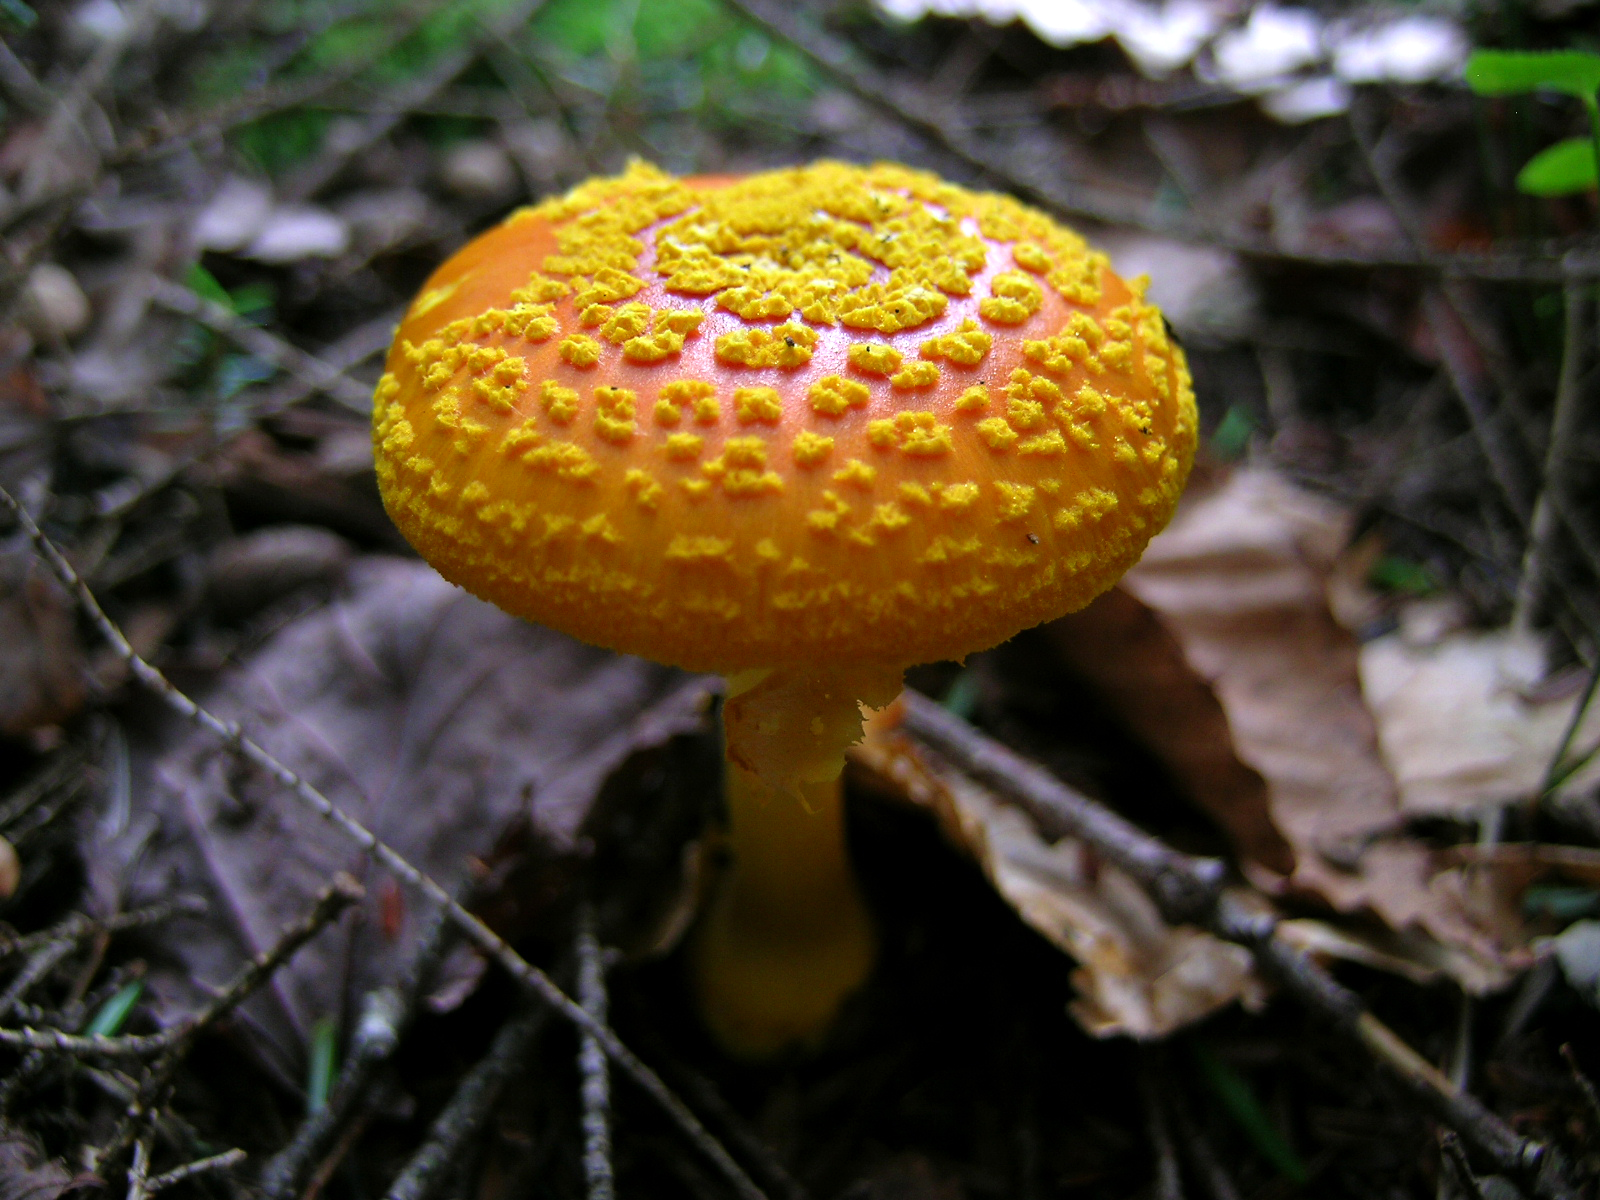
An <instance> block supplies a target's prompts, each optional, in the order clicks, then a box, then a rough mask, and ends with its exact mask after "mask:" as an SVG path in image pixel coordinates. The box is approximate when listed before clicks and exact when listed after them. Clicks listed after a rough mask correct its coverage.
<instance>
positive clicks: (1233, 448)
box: [1211, 404, 1256, 459]
mask: <svg viewBox="0 0 1600 1200" xmlns="http://www.w3.org/2000/svg"><path fill="white" fill-rule="evenodd" d="M1255 431H1256V423H1255V421H1254V420H1252V419H1251V417H1250V413H1249V412H1248V411H1247V410H1246V409H1245V408H1243V407H1242V406H1241V405H1238V404H1235V405H1234V406H1233V407H1232V408H1230V409H1228V411H1227V412H1226V413H1224V414H1223V417H1222V420H1221V421H1219V422H1217V427H1216V429H1215V430H1213V431H1212V433H1211V450H1212V453H1214V454H1215V455H1216V456H1217V457H1218V458H1222V459H1234V458H1238V457H1239V456H1240V455H1241V454H1243V453H1244V452H1245V448H1246V447H1247V446H1249V445H1250V435H1251V434H1253V433H1254V432H1255Z"/></svg>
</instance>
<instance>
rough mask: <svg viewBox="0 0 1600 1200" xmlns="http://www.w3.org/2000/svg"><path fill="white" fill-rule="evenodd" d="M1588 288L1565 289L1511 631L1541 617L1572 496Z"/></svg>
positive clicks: (1523, 628)
mask: <svg viewBox="0 0 1600 1200" xmlns="http://www.w3.org/2000/svg"><path fill="white" fill-rule="evenodd" d="M1588 294H1589V288H1588V287H1586V286H1584V285H1583V284H1580V283H1577V282H1574V281H1568V283H1567V284H1566V286H1565V287H1564V288H1563V289H1562V299H1563V300H1564V301H1565V303H1566V322H1565V326H1564V328H1563V332H1562V342H1561V374H1560V376H1559V378H1558V380H1557V382H1556V404H1555V413H1554V415H1553V416H1552V417H1551V418H1550V437H1549V440H1548V441H1547V442H1546V444H1545V453H1544V485H1543V487H1542V488H1541V489H1540V491H1539V495H1538V498H1537V499H1536V500H1535V501H1534V503H1533V517H1532V519H1531V521H1530V522H1529V524H1530V528H1529V530H1528V548H1527V552H1526V553H1525V554H1524V555H1523V557H1522V575H1521V578H1520V579H1519V580H1518V581H1517V598H1516V603H1515V605H1514V606H1513V607H1512V610H1511V628H1512V629H1514V630H1518V631H1526V630H1528V629H1531V628H1532V626H1533V623H1534V622H1535V621H1536V620H1537V619H1538V616H1539V610H1540V608H1541V607H1542V606H1543V602H1544V596H1545V575H1546V573H1547V572H1548V571H1549V570H1550V555H1551V551H1552V550H1553V549H1554V545H1553V544H1554V542H1555V537H1556V532H1557V531H1558V530H1559V529H1560V527H1561V521H1560V519H1559V517H1558V514H1559V513H1560V512H1561V511H1562V510H1563V508H1564V507H1565V504H1564V501H1565V498H1566V495H1567V490H1566V482H1567V455H1568V454H1569V453H1570V452H1571V449H1572V445H1573V442H1574V440H1575V439H1576V437H1577V434H1578V419H1579V416H1580V412H1581V406H1580V404H1579V403H1578V399H1579V395H1580V393H1581V392H1582V381H1583V368H1584V358H1585V355H1584V350H1585V348H1586V347H1587V345H1588V336H1587V335H1588V333H1589V330H1588V328H1587V324H1588V322H1587V319H1586V318H1587V316H1588V307H1589V305H1588V299H1589V295H1588Z"/></svg>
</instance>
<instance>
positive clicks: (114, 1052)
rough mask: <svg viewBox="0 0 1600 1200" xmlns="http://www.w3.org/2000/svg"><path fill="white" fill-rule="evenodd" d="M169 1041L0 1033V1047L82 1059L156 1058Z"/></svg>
mask: <svg viewBox="0 0 1600 1200" xmlns="http://www.w3.org/2000/svg"><path fill="white" fill-rule="evenodd" d="M171 1041H172V1039H171V1036H170V1035H169V1034H165V1033H152V1034H122V1035H120V1036H118V1037H108V1036H106V1035H105V1034H100V1033H89V1034H76V1033H62V1032H61V1031H60V1030H56V1029H27V1028H23V1029H0V1046H16V1047H18V1048H20V1049H24V1050H59V1051H60V1052H61V1053H63V1054H76V1055H81V1056H83V1057H85V1058H142V1057H144V1056H145V1055H147V1054H159V1053H160V1052H161V1051H163V1050H165V1049H166V1048H167V1047H168V1046H169V1045H170V1044H171Z"/></svg>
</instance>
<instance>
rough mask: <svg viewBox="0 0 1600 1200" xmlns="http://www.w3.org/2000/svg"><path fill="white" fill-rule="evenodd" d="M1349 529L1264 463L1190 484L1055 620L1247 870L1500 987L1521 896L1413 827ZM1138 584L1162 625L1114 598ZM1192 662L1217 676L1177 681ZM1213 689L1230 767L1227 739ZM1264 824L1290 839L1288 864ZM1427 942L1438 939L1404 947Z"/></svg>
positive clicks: (1061, 642) (1520, 943)
mask: <svg viewBox="0 0 1600 1200" xmlns="http://www.w3.org/2000/svg"><path fill="white" fill-rule="evenodd" d="M1348 529H1349V521H1348V517H1347V515H1346V514H1344V513H1343V512H1341V511H1340V510H1339V509H1338V508H1337V507H1336V506H1334V505H1332V504H1330V503H1329V502H1327V501H1324V500H1322V499H1320V498H1318V497H1315V496H1312V495H1310V494H1308V493H1306V492H1304V491H1302V490H1300V489H1299V488H1296V487H1295V486H1293V485H1291V484H1289V483H1288V482H1287V481H1285V480H1283V479H1281V478H1280V477H1278V476H1276V475H1274V474H1272V473H1270V472H1268V471H1265V470H1259V469H1242V470H1239V471H1237V472H1235V473H1233V474H1232V475H1231V476H1229V477H1227V478H1226V479H1224V480H1222V481H1221V482H1220V483H1218V484H1217V485H1215V486H1213V487H1210V488H1200V489H1191V496H1190V497H1189V498H1188V500H1187V501H1186V502H1185V504H1184V506H1183V507H1182V509H1181V510H1180V512H1179V513H1178V516H1177V517H1176V519H1175V520H1174V521H1173V523H1172V525H1171V526H1170V527H1169V528H1168V529H1167V530H1166V531H1165V532H1163V533H1162V534H1161V535H1160V536H1158V537H1157V538H1156V539H1154V540H1153V541H1152V542H1151V544H1150V547H1149V549H1148V550H1147V551H1146V553H1145V556H1144V559H1143V560H1142V561H1141V562H1140V563H1139V565H1138V566H1137V567H1135V568H1134V569H1133V570H1132V571H1130V572H1129V573H1128V575H1127V576H1126V577H1125V579H1124V581H1123V584H1122V588H1123V590H1124V592H1125V593H1126V595H1125V596H1124V597H1109V598H1104V599H1102V600H1101V601H1099V602H1097V603H1096V604H1095V605H1093V606H1091V608H1090V609H1089V610H1087V611H1086V612H1085V613H1083V614H1078V615H1075V616H1073V617H1069V618H1067V619H1065V620H1064V621H1061V622H1058V623H1057V624H1056V625H1055V626H1054V627H1053V630H1052V632H1053V635H1054V638H1055V640H1056V643H1057V645H1058V646H1060V647H1061V649H1062V650H1063V652H1064V654H1065V655H1066V656H1067V658H1068V660H1069V661H1070V662H1071V663H1072V664H1073V665H1074V666H1075V668H1077V669H1078V670H1079V671H1081V672H1083V673H1084V674H1086V675H1088V676H1089V677H1090V679H1091V680H1092V681H1093V682H1094V683H1095V684H1096V685H1097V686H1098V687H1099V688H1100V689H1101V690H1102V691H1103V692H1104V694H1105V695H1106V698H1107V699H1108V701H1109V702H1110V703H1112V704H1113V705H1114V706H1115V707H1116V709H1117V710H1118V713H1119V715H1120V716H1121V717H1122V719H1123V720H1124V721H1125V722H1127V723H1128V724H1129V725H1130V726H1131V727H1132V728H1133V730H1134V731H1135V732H1136V733H1138V734H1140V735H1141V736H1142V737H1143V738H1144V739H1145V740H1146V741H1147V742H1148V744H1149V745H1150V746H1151V747H1152V749H1153V750H1154V751H1155V752H1156V753H1157V754H1158V755H1159V756H1160V757H1161V758H1162V759H1163V761H1164V762H1165V763H1166V765H1167V766H1168V768H1169V769H1170V770H1171V771H1172V773H1173V775H1174V776H1175V777H1176V778H1178V779H1179V780H1180V781H1181V782H1182V783H1183V784H1184V785H1185V786H1186V787H1187V788H1188V790H1189V791H1190V793H1191V794H1192V795H1193V796H1194V797H1195V799H1196V800H1197V801H1198V802H1199V803H1201V804H1202V805H1203V806H1205V807H1206V808H1207V809H1208V810H1209V811H1210V812H1211V813H1212V815H1213V817H1214V818H1215V819H1216V820H1217V821H1218V823H1219V824H1220V825H1222V827H1223V828H1224V829H1226V830H1227V831H1228V832H1229V833H1230V835H1232V837H1233V840H1234V842H1235V845H1236V846H1237V848H1238V849H1239V851H1240V854H1241V856H1242V857H1243V859H1244V861H1243V863H1242V865H1243V866H1244V868H1245V870H1246V872H1247V874H1249V875H1250V877H1251V878H1252V880H1253V881H1254V882H1256V883H1257V884H1258V885H1259V886H1262V887H1263V888H1265V889H1266V890H1268V891H1270V892H1274V893H1277V894H1281V895H1288V894H1299V895H1302V896H1311V897H1315V898H1318V899H1320V900H1322V901H1325V902H1326V903H1327V904H1329V905H1330V906H1331V907H1332V908H1334V909H1335V910H1337V911H1339V912H1343V913H1355V912H1371V913H1374V914H1376V915H1377V916H1378V917H1379V918H1381V919H1382V921H1383V922H1384V923H1385V924H1386V925H1387V926H1388V927H1389V928H1390V929H1391V930H1393V931H1395V932H1396V934H1398V935H1400V936H1401V938H1402V940H1403V941H1406V942H1407V943H1408V944H1410V950H1409V951H1408V952H1407V953H1408V956H1409V957H1411V958H1413V959H1415V960H1424V959H1431V960H1432V961H1433V962H1434V963H1435V964H1437V966H1438V967H1441V968H1442V969H1444V970H1447V971H1448V972H1449V973H1450V974H1451V975H1452V976H1454V977H1455V978H1456V979H1457V980H1459V981H1460V982H1461V983H1462V984H1463V985H1464V986H1466V987H1468V988H1470V989H1472V990H1474V991H1483V990H1491V989H1493V988H1496V987H1499V986H1502V985H1503V984H1504V983H1505V982H1506V981H1507V980H1508V979H1509V978H1511V976H1512V974H1513V973H1514V972H1515V971H1516V970H1518V969H1520V967H1521V966H1523V965H1525V964H1526V962H1527V961H1529V952H1528V950H1527V949H1526V947H1525V945H1524V938H1523V933H1522V929H1521V923H1520V921H1519V920H1518V915H1517V913H1516V909H1515V906H1514V904H1512V903H1511V901H1512V900H1513V899H1514V893H1512V892H1510V891H1508V890H1506V889H1504V888H1502V887H1500V886H1499V885H1498V884H1497V883H1496V882H1495V880H1494V879H1493V878H1492V876H1493V869H1492V868H1489V867H1481V868H1478V869H1474V870H1470V871H1469V870H1466V869H1464V868H1461V867H1459V866H1457V865H1451V864H1449V863H1446V862H1442V861H1441V860H1439V859H1438V857H1437V856H1435V855H1434V854H1433V852H1432V851H1431V850H1430V849H1429V848H1428V847H1427V846H1425V845H1424V844H1422V843H1421V842H1419V841H1418V840H1416V839H1415V838H1412V837H1408V836H1406V835H1405V834H1404V833H1403V823H1404V820H1405V817H1406V812H1405V810H1404V807H1403V804H1402V795H1401V790H1400V789H1399V788H1397V786H1396V782H1395V779H1394V777H1393V776H1392V775H1391V773H1390V770H1389V768H1388V766H1387V764H1386V762H1385V757H1384V754H1383V752H1382V751H1383V748H1386V745H1385V746H1384V747H1383V748H1380V733H1379V725H1378V724H1377V723H1375V720H1374V714H1373V710H1372V708H1371V706H1370V704H1369V701H1368V700H1367V698H1365V697H1364V696H1363V693H1362V688H1361V669H1360V668H1361V663H1362V647H1361V646H1360V645H1359V643H1358V642H1357V639H1356V637H1355V635H1354V634H1353V633H1351V632H1350V631H1349V630H1347V629H1346V628H1344V627H1343V626H1342V625H1340V623H1339V622H1338V621H1337V620H1335V618H1334V615H1333V613H1332V612H1331V611H1330V608H1329V602H1328V594H1327V592H1328V581H1329V577H1330V575H1331V573H1332V572H1333V569H1334V566H1335V563H1336V561H1337V559H1338V557H1339V554H1340V552H1341V551H1342V550H1343V549H1344V546H1345V544H1346V540H1347V536H1348ZM1128 597H1131V598H1132V599H1133V600H1135V601H1137V602H1138V603H1139V604H1140V605H1143V606H1144V607H1145V608H1146V609H1147V610H1148V612H1149V613H1150V614H1153V616H1154V618H1155V619H1154V621H1146V620H1142V619H1138V618H1136V617H1130V616H1129V615H1127V613H1126V612H1121V611H1120V610H1123V609H1126V608H1127V605H1128ZM1174 655H1176V656H1177V657H1176V659H1175V658H1174ZM1185 673H1187V674H1188V675H1189V676H1190V678H1191V679H1192V680H1194V681H1198V682H1200V683H1202V684H1203V685H1204V690H1203V691H1196V690H1195V689H1194V688H1193V687H1192V686H1189V685H1187V684H1183V683H1182V682H1181V676H1183V675H1184V674H1185ZM1174 678H1180V682H1179V683H1178V684H1177V685H1173V683H1172V680H1173V679H1174ZM1153 693H1154V694H1156V698H1154V699H1153V698H1152V694H1153ZM1205 693H1209V697H1208V696H1207V695H1206V694H1205ZM1213 703H1214V704H1215V705H1217V706H1220V710H1221V713H1222V715H1223V717H1224V723H1223V724H1224V727H1225V732H1226V734H1227V736H1228V738H1229V739H1230V741H1231V757H1233V758H1235V759H1236V760H1237V765H1233V764H1230V763H1229V762H1228V761H1227V759H1228V757H1230V753H1225V752H1223V750H1222V749H1221V747H1220V746H1219V745H1218V744H1217V743H1216V741H1215V740H1214V739H1215V738H1216V737H1217V736H1218V723H1217V720H1216V712H1215V710H1214V708H1213ZM1240 767H1242V768H1244V769H1245V771H1244V773H1243V774H1241V772H1240V770H1239V768H1240ZM1252 774H1253V775H1254V776H1255V777H1257V778H1258V779H1259V781H1260V786H1257V785H1256V783H1255V782H1254V781H1253V780H1252V779H1251V778H1249V776H1250V775H1252ZM1263 821H1266V822H1267V823H1270V825H1271V826H1272V828H1273V829H1275V830H1276V831H1277V833H1278V834H1279V835H1281V838H1282V839H1283V841H1284V842H1286V843H1287V845H1288V847H1289V848H1290V849H1291V851H1292V868H1291V869H1290V870H1289V871H1288V872H1287V873H1284V870H1283V868H1284V865H1285V864H1284V863H1283V861H1282V859H1281V858H1279V857H1277V856H1275V855H1274V853H1273V851H1274V848H1275V846H1276V843H1275V841H1274V840H1273V839H1272V838H1271V837H1269V836H1268V835H1267V834H1266V833H1265V832H1264V831H1263V828H1262V823H1263ZM1350 936H1354V935H1353V934H1347V935H1346V937H1350ZM1418 937H1420V938H1422V939H1425V941H1426V942H1431V943H1432V945H1433V950H1431V951H1423V950H1422V949H1421V948H1420V944H1411V943H1412V939H1414V938H1418ZM1334 940H1335V939H1324V942H1325V943H1326V944H1327V945H1328V946H1332V944H1333V941H1334ZM1372 952H1373V953H1374V954H1379V955H1380V956H1381V954H1383V953H1389V950H1382V949H1379V948H1376V947H1373V948H1372ZM1419 969H1433V968H1432V967H1427V966H1423V967H1421V968H1419Z"/></svg>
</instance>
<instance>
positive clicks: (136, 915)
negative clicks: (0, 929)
mask: <svg viewBox="0 0 1600 1200" xmlns="http://www.w3.org/2000/svg"><path fill="white" fill-rule="evenodd" d="M205 910H206V905H205V901H203V900H201V899H200V898H199V897H198V896H179V897H177V898H176V899H173V900H162V901H160V902H159V903H156V904H152V905H150V906H149V907H147V908H136V909H134V910H133V911H132V912H125V913H118V914H117V915H116V916H114V917H108V918H106V919H105V920H103V921H102V920H97V919H96V918H94V917H91V916H89V915H88V914H86V913H73V914H72V915H71V916H70V917H67V918H66V919H64V920H62V921H60V922H58V923H56V924H55V925H52V926H51V927H50V928H49V929H41V930H40V931H39V932H38V933H30V934H28V935H26V936H25V937H12V938H10V939H9V940H6V939H5V938H0V958H4V957H7V956H10V955H13V954H31V953H32V952H33V951H34V950H36V949H38V948H39V947H40V946H44V945H48V944H49V943H51V942H80V941H82V940H83V939H84V938H86V937H88V936H90V935H91V934H96V933H120V932H122V931H123V930H125V929H138V928H140V927H141V926H144V925H154V924H156V923H158V922H160V921H165V920H166V919H167V918H168V917H171V916H176V915H178V914H183V915H186V916H199V915H200V914H201V913H204V912H205Z"/></svg>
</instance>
